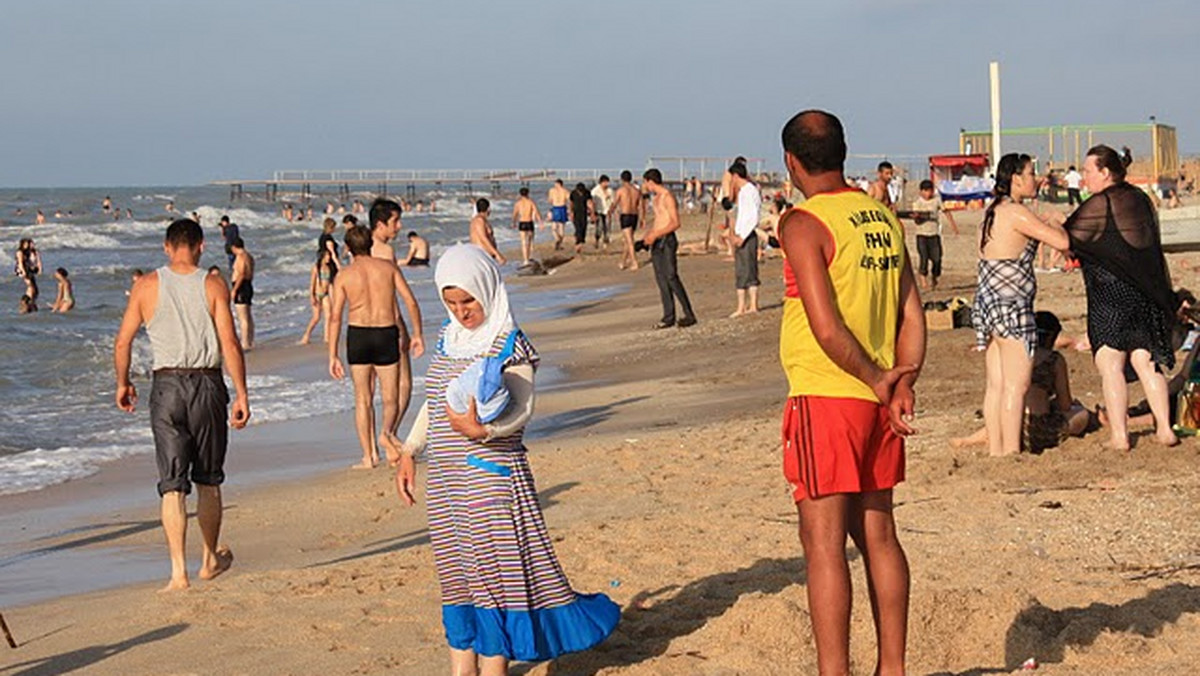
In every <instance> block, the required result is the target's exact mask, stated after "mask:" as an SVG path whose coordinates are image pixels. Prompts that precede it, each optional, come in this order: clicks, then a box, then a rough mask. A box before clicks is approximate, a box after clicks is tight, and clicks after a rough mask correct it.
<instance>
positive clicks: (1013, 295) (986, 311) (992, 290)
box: [971, 240, 1038, 357]
mask: <svg viewBox="0 0 1200 676" xmlns="http://www.w3.org/2000/svg"><path fill="white" fill-rule="evenodd" d="M1037 247H1038V243H1037V242H1036V241H1034V240H1029V244H1027V245H1025V250H1024V251H1022V252H1021V256H1020V258H1005V259H996V260H984V259H981V260H980V261H979V286H978V288H977V289H976V291H975V306H974V307H973V308H972V312H971V321H972V323H973V324H974V325H975V343H976V344H977V345H979V346H980V347H981V348H984V347H987V344H988V341H989V340H991V338H992V336H993V335H997V336H1001V337H1003V338H1014V339H1016V340H1020V341H1022V342H1024V343H1025V349H1026V350H1027V351H1028V352H1029V356H1030V357H1032V356H1033V351H1034V349H1036V348H1037V324H1036V323H1034V318H1033V297H1034V296H1035V295H1037V278H1036V277H1035V276H1034V274H1033V257H1034V256H1035V255H1036V254H1037Z"/></svg>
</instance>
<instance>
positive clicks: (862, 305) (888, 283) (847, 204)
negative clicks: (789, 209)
mask: <svg viewBox="0 0 1200 676" xmlns="http://www.w3.org/2000/svg"><path fill="white" fill-rule="evenodd" d="M794 208H796V209H799V210H801V211H804V212H807V213H809V214H811V215H812V216H815V217H816V218H817V219H818V220H820V221H821V222H822V223H824V224H825V227H827V228H828V229H829V234H830V236H831V237H832V238H833V242H834V254H833V260H831V261H830V262H829V266H828V270H829V278H830V280H831V281H832V282H833V284H832V286H833V295H834V302H835V303H836V304H837V309H838V313H839V314H840V315H841V317H842V320H843V321H845V322H846V326H847V328H849V329H850V333H852V334H854V337H855V338H857V339H858V342H859V344H861V345H862V346H863V349H864V350H866V353H867V354H868V355H869V356H870V357H871V359H872V360H874V362H875V363H876V364H878V365H879V366H880V367H881V368H891V367H892V366H893V365H895V361H896V329H897V323H898V320H899V309H900V275H901V272H902V270H903V269H904V266H906V265H908V260H907V257H906V255H907V254H906V252H905V249H904V231H903V230H902V229H901V228H900V223H899V222H898V221H897V220H896V217H895V215H894V214H893V213H892V212H891V211H890V210H889V209H888V208H887V207H885V206H883V205H882V204H880V203H879V202H877V201H875V200H873V199H871V198H870V197H868V196H867V195H866V194H865V193H863V192H861V191H859V190H857V189H854V188H847V189H846V190H844V191H838V192H832V193H822V194H820V195H816V196H814V197H813V198H811V199H809V200H808V201H806V202H804V203H803V204H801V205H799V206H796V207H794ZM785 267H786V266H785ZM790 272H791V270H790V268H787V273H788V274H787V275H786V277H787V282H788V283H787V293H786V296H785V298H784V301H783V325H782V327H781V329H780V332H779V357H780V361H781V362H782V363H783V370H784V372H785V373H786V374H787V379H788V396H792V397H796V396H801V395H815V396H821V397H845V398H851V399H865V400H867V401H879V399H878V398H877V397H876V396H875V393H874V392H872V391H871V388H870V387H868V386H867V384H866V383H864V382H862V381H861V380H859V379H858V378H855V377H854V376H852V375H850V374H849V373H846V372H845V371H843V370H842V369H841V367H839V366H838V365H837V364H834V363H833V360H831V359H830V358H829V357H828V356H826V355H825V351H824V350H822V349H821V346H820V344H818V343H817V339H816V337H815V336H814V335H813V332H812V328H811V327H810V326H809V324H808V315H807V314H806V313H805V312H804V303H803V302H801V300H800V294H799V290H798V289H797V287H796V284H795V279H794V278H792V276H791V274H790Z"/></svg>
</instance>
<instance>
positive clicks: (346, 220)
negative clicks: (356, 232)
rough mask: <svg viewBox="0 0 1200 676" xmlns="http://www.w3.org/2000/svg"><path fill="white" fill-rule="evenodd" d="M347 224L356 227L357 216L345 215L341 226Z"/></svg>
mask: <svg viewBox="0 0 1200 676" xmlns="http://www.w3.org/2000/svg"><path fill="white" fill-rule="evenodd" d="M347 223H349V224H350V225H358V216H355V215H354V214H346V215H345V216H342V225H346V224H347Z"/></svg>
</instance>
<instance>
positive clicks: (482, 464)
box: [425, 334, 620, 661]
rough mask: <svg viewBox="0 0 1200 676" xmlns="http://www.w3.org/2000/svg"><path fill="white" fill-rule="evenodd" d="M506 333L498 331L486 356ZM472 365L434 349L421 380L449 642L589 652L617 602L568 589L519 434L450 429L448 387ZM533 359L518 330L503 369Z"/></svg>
mask: <svg viewBox="0 0 1200 676" xmlns="http://www.w3.org/2000/svg"><path fill="white" fill-rule="evenodd" d="M507 337H508V335H507V334H503V335H501V336H499V337H497V339H496V342H495V343H493V345H492V349H491V352H489V356H496V355H498V354H499V353H500V352H501V350H502V348H503V346H504V343H505V342H506V339H507ZM440 344H441V341H440V340H439V347H440ZM474 361H475V359H474V358H465V359H457V358H452V357H449V356H447V355H445V354H443V353H442V351H441V350H440V349H439V350H436V351H435V352H434V355H433V357H432V360H431V362H430V365H429V371H428V373H427V374H426V377H425V378H426V380H425V385H426V398H427V403H428V411H429V431H428V438H427V440H428V443H427V449H428V450H427V455H428V462H429V480H428V509H429V531H430V536H431V540H432V542H433V556H434V563H435V565H436V567H437V574H438V581H439V583H440V585H441V591H442V622H443V624H444V625H445V628H446V639H447V641H449V643H450V647H451V648H455V649H459V650H474V651H475V652H476V653H477V654H479V655H485V656H498V655H503V656H505V657H507V658H509V659H517V660H523V661H544V660H549V659H553V658H554V657H556V656H558V655H561V654H563V653H567V652H575V651H579V650H586V649H587V648H590V647H592V646H594V645H596V644H598V643H600V642H601V641H603V640H604V639H605V638H607V637H608V635H609V634H610V633H612V631H613V629H614V628H615V627H616V625H617V621H618V620H619V619H620V608H619V607H618V606H617V605H616V604H615V603H613V602H612V601H610V600H609V599H608V597H606V596H604V595H603V594H593V595H587V594H577V593H576V592H575V591H574V590H572V589H571V586H570V583H569V582H568V581H567V577H566V575H565V574H564V573H563V570H562V567H561V566H559V563H558V559H557V557H555V555H554V548H553V546H552V545H551V542H550V536H549V534H548V533H547V531H546V523H545V520H544V519H543V517H542V511H541V508H540V507H539V506H538V501H537V490H536V488H535V487H534V482H533V474H532V473H531V472H530V470H529V464H528V463H527V462H526V449H525V446H524V444H523V443H522V438H523V431H518V432H517V433H515V434H512V435H510V436H507V437H503V438H497V439H492V440H490V441H488V442H486V443H484V442H477V441H472V440H470V439H467V438H466V437H463V436H462V435H460V434H458V433H457V432H455V431H454V430H453V429H451V428H450V422H449V420H448V418H447V417H446V387H447V385H448V384H449V383H450V381H451V380H453V379H454V378H455V377H457V376H458V374H460V373H462V372H463V370H465V369H466V368H467V367H468V366H470V365H471V363H472V362H474ZM537 362H538V355H537V352H536V351H535V350H534V348H533V345H532V344H530V342H529V341H528V340H527V339H526V338H525V336H524V335H523V334H518V336H517V338H516V340H515V341H514V345H513V352H512V356H511V357H509V358H508V359H507V360H506V361H505V366H506V367H507V366H511V365H514V364H520V363H526V364H532V365H534V366H536V365H537Z"/></svg>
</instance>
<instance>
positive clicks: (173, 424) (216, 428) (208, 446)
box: [150, 369, 229, 495]
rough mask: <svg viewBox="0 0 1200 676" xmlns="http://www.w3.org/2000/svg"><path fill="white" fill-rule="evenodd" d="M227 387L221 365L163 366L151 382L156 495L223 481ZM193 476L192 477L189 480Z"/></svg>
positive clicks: (184, 490) (226, 444)
mask: <svg viewBox="0 0 1200 676" xmlns="http://www.w3.org/2000/svg"><path fill="white" fill-rule="evenodd" d="M228 406H229V391H228V390H226V389H225V379H224V378H222V377H221V369H159V370H157V371H155V372H154V382H153V384H152V385H151V386H150V430H151V431H152V432H153V433H154V458H155V461H156V462H157V463H158V494H159V495H163V494H165V493H170V492H172V491H178V492H181V493H183V494H184V495H186V494H188V493H191V492H192V483H198V484H204V485H207V486H220V485H221V483H222V482H223V481H225V450H226V448H227V446H228V441H229V422H228ZM189 475H190V478H191V480H190V481H189Z"/></svg>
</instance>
